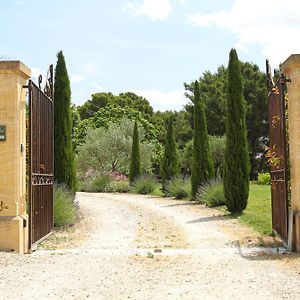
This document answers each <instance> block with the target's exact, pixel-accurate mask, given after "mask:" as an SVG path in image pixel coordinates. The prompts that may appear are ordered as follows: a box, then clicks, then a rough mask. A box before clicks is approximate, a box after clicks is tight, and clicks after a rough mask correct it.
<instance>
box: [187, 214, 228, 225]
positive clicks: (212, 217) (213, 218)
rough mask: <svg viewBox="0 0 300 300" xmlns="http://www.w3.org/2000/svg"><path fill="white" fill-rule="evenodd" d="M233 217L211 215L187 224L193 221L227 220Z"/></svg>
mask: <svg viewBox="0 0 300 300" xmlns="http://www.w3.org/2000/svg"><path fill="white" fill-rule="evenodd" d="M232 218H233V217H232V216H231V215H220V216H210V217H203V218H199V219H196V220H193V221H188V222H186V223H187V224H193V223H203V222H213V221H227V220H231V219H232Z"/></svg>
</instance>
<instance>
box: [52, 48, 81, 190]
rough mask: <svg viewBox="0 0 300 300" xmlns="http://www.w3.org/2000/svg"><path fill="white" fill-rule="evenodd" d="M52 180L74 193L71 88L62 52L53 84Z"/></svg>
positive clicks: (59, 55)
mask: <svg viewBox="0 0 300 300" xmlns="http://www.w3.org/2000/svg"><path fill="white" fill-rule="evenodd" d="M54 179H55V181H56V182H57V183H64V184H66V185H67V186H68V187H69V188H70V190H71V191H73V192H75V190H76V176H75V163H74V152H73V145H72V112H71V88H70V80H69V77H68V72H67V68H66V63H65V58H64V55H63V52H62V51H59V52H58V54H57V64H56V68H55V82H54Z"/></svg>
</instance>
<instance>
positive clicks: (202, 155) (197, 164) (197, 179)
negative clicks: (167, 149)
mask: <svg viewBox="0 0 300 300" xmlns="http://www.w3.org/2000/svg"><path fill="white" fill-rule="evenodd" d="M213 176H214V167H213V161H212V157H211V153H210V148H209V143H208V134H207V125H206V116H205V109H204V103H203V101H202V99H201V98H200V92H199V84H198V81H196V82H195V95H194V138H193V163H192V197H193V198H194V197H195V196H196V194H197V191H198V188H199V186H200V185H201V184H203V183H205V182H207V181H208V180H209V179H211V178H212V177H213Z"/></svg>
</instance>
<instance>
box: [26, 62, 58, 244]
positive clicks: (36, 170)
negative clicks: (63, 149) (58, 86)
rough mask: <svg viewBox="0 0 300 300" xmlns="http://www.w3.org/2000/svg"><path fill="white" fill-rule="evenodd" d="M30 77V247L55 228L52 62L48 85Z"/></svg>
mask: <svg viewBox="0 0 300 300" xmlns="http://www.w3.org/2000/svg"><path fill="white" fill-rule="evenodd" d="M41 82H42V77H41V76H40V77H39V86H37V85H36V84H35V83H34V82H33V81H31V80H30V81H29V85H28V86H29V128H28V129H29V145H28V146H29V164H30V170H29V174H28V181H29V184H28V188H29V248H30V249H31V248H32V245H34V244H36V243H38V242H40V241H41V240H42V239H44V238H45V237H46V236H47V235H48V234H50V233H51V231H52V229H53V171H54V166H53V152H54V151H53V146H54V143H53V109H54V108H53V66H52V65H51V66H50V68H49V71H48V74H47V80H46V85H45V88H44V89H43V90H42V89H41V86H40V85H41Z"/></svg>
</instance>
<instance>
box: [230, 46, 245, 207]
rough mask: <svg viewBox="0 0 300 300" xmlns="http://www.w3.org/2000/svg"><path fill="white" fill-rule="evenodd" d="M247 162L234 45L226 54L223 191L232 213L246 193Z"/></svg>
mask: <svg viewBox="0 0 300 300" xmlns="http://www.w3.org/2000/svg"><path fill="white" fill-rule="evenodd" d="M249 174H250V162H249V155H248V145H247V131H246V122H245V103H244V99H243V81H242V74H241V67H240V62H239V60H238V56H237V53H236V50H235V49H232V50H231V51H230V54H229V64H228V81H227V102H226V147H225V168H224V195H225V200H226V206H227V209H228V211H230V212H231V213H234V212H242V211H243V210H244V209H245V208H246V206H247V200H248V196H249Z"/></svg>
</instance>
